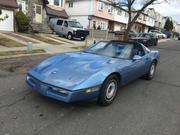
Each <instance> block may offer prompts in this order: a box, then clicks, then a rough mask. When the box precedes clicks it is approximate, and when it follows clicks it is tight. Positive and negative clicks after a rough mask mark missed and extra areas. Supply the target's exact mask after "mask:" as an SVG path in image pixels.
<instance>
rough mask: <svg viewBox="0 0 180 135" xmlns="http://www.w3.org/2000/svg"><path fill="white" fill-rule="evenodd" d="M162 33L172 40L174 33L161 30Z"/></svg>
mask: <svg viewBox="0 0 180 135" xmlns="http://www.w3.org/2000/svg"><path fill="white" fill-rule="evenodd" d="M161 32H162V33H164V34H165V35H166V36H167V38H171V37H172V32H169V31H167V30H166V29H161Z"/></svg>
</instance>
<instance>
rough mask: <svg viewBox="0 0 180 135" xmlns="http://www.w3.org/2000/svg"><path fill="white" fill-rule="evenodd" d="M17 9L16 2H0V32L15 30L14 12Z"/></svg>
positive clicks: (14, 0) (8, 0)
mask: <svg viewBox="0 0 180 135" xmlns="http://www.w3.org/2000/svg"><path fill="white" fill-rule="evenodd" d="M17 8H18V5H17V2H16V0H0V31H11V32H13V31H14V30H15V18H14V15H15V10H16V9H17Z"/></svg>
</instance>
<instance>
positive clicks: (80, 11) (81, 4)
mask: <svg viewBox="0 0 180 135" xmlns="http://www.w3.org/2000/svg"><path fill="white" fill-rule="evenodd" d="M65 9H66V12H67V13H68V15H69V16H84V15H92V9H93V1H89V0H84V1H74V2H73V7H69V2H66V4H65Z"/></svg>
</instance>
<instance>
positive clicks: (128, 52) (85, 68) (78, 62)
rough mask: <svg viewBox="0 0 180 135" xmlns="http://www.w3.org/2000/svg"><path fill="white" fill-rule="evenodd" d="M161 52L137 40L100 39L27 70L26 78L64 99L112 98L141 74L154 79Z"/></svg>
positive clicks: (101, 100) (104, 102)
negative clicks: (90, 44)
mask: <svg viewBox="0 0 180 135" xmlns="http://www.w3.org/2000/svg"><path fill="white" fill-rule="evenodd" d="M159 58H160V54H159V52H158V51H152V50H149V49H148V48H146V47H145V46H144V45H142V44H139V43H137V42H125V41H100V42H97V43H96V44H94V45H92V46H90V47H89V48H87V49H85V50H84V51H81V52H70V53H63V54H59V55H56V56H53V57H51V58H49V59H47V60H45V61H43V62H42V63H40V64H39V65H37V66H35V67H34V68H33V69H31V70H30V71H29V72H28V73H27V77H26V82H27V84H28V85H29V86H31V87H32V88H33V89H35V90H37V91H38V92H39V93H41V94H42V95H44V96H47V97H50V98H54V99H57V100H60V101H64V102H68V103H69V102H76V101H84V100H94V99H96V100H97V102H98V103H99V104H100V105H104V106H106V105H109V104H111V103H112V102H113V100H114V99H115V96H116V92H117V91H118V90H119V88H120V86H123V85H125V84H127V83H129V82H131V81H133V80H135V79H137V78H139V77H142V76H143V77H144V78H146V79H148V80H151V79H153V77H154V75H155V71H156V66H157V63H158V61H159Z"/></svg>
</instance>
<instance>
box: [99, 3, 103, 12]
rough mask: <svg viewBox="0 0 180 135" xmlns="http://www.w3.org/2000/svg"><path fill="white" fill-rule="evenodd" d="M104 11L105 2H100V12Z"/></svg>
mask: <svg viewBox="0 0 180 135" xmlns="http://www.w3.org/2000/svg"><path fill="white" fill-rule="evenodd" d="M103 9H104V3H103V2H98V10H99V11H103Z"/></svg>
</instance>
